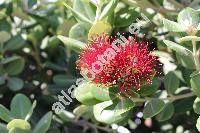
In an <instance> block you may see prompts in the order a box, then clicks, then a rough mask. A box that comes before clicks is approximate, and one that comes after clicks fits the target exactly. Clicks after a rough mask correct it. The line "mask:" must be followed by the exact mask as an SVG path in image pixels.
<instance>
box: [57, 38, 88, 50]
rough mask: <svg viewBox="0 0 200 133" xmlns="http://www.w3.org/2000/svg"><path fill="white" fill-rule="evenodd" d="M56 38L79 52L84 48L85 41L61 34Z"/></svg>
mask: <svg viewBox="0 0 200 133" xmlns="http://www.w3.org/2000/svg"><path fill="white" fill-rule="evenodd" d="M58 38H59V39H60V40H61V41H62V42H63V43H64V44H65V45H66V46H68V47H69V48H71V49H73V50H74V51H76V52H81V51H82V50H83V49H84V46H85V43H83V42H81V41H78V40H75V39H72V38H68V37H65V36H62V35H58Z"/></svg>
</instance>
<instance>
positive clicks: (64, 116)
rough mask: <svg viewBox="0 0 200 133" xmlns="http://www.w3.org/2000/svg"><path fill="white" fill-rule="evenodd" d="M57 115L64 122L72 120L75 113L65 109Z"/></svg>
mask: <svg viewBox="0 0 200 133" xmlns="http://www.w3.org/2000/svg"><path fill="white" fill-rule="evenodd" d="M58 116H59V117H60V118H61V119H62V120H63V121H65V122H68V121H71V120H74V118H75V115H74V114H73V113H71V112H69V111H65V110H63V111H62V112H61V113H60V114H58Z"/></svg>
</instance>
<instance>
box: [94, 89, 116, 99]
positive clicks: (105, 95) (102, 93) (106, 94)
mask: <svg viewBox="0 0 200 133" xmlns="http://www.w3.org/2000/svg"><path fill="white" fill-rule="evenodd" d="M112 89H115V88H108V87H104V86H100V85H99V86H98V85H94V87H93V89H91V92H92V95H93V96H94V97H95V98H96V99H97V100H100V101H108V100H112V99H114V98H116V94H114V93H113V92H112Z"/></svg>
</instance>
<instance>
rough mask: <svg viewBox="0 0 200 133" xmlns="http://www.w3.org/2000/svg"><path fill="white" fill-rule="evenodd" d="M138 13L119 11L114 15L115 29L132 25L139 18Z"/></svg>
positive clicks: (133, 10)
mask: <svg viewBox="0 0 200 133" xmlns="http://www.w3.org/2000/svg"><path fill="white" fill-rule="evenodd" d="M139 15H140V14H139V13H138V12H137V11H135V9H130V10H128V11H127V10H126V9H125V10H121V11H119V12H117V13H116V15H115V21H114V25H115V27H127V26H129V25H131V24H132V23H133V21H134V20H136V18H138V17H139Z"/></svg>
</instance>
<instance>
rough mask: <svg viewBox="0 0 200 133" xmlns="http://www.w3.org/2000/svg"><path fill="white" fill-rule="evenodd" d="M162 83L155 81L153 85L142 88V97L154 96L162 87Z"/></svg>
mask: <svg viewBox="0 0 200 133" xmlns="http://www.w3.org/2000/svg"><path fill="white" fill-rule="evenodd" d="M160 85H161V82H160V80H153V83H152V84H150V85H149V84H146V85H144V86H142V88H141V89H140V90H139V93H140V94H141V95H142V96H148V95H152V94H153V93H155V92H156V91H157V90H158V88H159V87H160Z"/></svg>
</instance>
